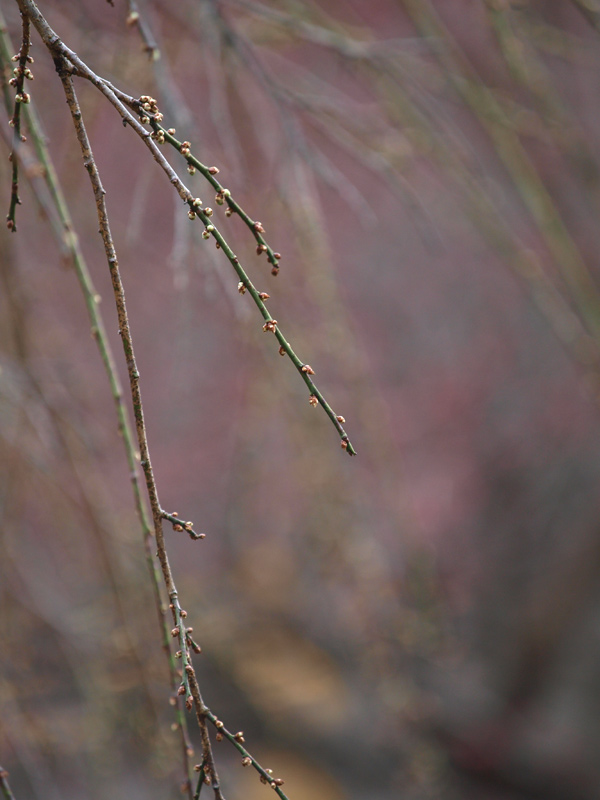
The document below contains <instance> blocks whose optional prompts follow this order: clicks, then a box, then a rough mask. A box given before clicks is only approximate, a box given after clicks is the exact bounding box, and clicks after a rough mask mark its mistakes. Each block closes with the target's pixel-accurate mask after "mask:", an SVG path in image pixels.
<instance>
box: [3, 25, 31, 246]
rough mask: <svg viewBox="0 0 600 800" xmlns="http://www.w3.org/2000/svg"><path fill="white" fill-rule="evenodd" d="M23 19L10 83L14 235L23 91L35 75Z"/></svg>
mask: <svg viewBox="0 0 600 800" xmlns="http://www.w3.org/2000/svg"><path fill="white" fill-rule="evenodd" d="M21 17H22V23H23V39H22V42H21V49H20V50H19V52H18V53H17V55H15V56H13V57H12V61H18V66H16V67H15V69H14V74H13V77H12V78H11V79H10V81H9V83H10V84H11V86H14V87H15V88H16V90H17V93H16V95H15V110H14V113H13V116H12V119H11V120H10V122H9V125H10V126H11V127H13V128H14V134H13V149H12V152H11V154H10V160H11V161H12V186H11V193H10V208H9V210H8V214H7V215H6V227H7V228H8V230H9V231H12V232H13V233H16V231H17V223H16V220H15V214H16V208H17V205H20V204H21V201H20V199H19V162H18V159H17V155H16V150H17V147H18V146H19V144H20V143H21V140H22V134H21V105H22V104H27V103H29V100H30V97H29V94H28V93H27V92H24V91H23V84H24V83H25V78H29V79H30V80H31V79H33V73H32V71H31V70H30V69H29V67H28V66H27V64H28V63H30V62H32V61H33V59H32V58H31V56H30V55H29V48H30V46H31V40H30V38H29V27H30V25H29V16H28V15H27V14H22V15H21ZM23 141H24V138H23Z"/></svg>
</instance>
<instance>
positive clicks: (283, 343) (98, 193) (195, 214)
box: [17, 0, 355, 800]
mask: <svg viewBox="0 0 600 800" xmlns="http://www.w3.org/2000/svg"><path fill="white" fill-rule="evenodd" d="M17 2H18V4H19V7H20V9H21V12H22V14H23V16H24V18H30V19H31V22H32V23H33V25H34V26H35V27H36V29H37V30H38V32H39V34H40V36H41V38H42V40H43V41H44V43H45V44H46V46H47V47H48V49H49V50H50V52H51V54H52V56H53V58H54V63H55V66H56V70H57V73H58V75H59V77H60V80H61V83H62V86H63V90H64V92H65V97H66V100H67V104H68V107H69V110H70V112H71V116H72V119H73V123H74V127H75V131H76V135H77V139H78V142H79V146H80V148H81V152H82V156H83V163H84V166H85V168H86V170H87V172H88V176H89V178H90V182H91V185H92V189H93V193H94V198H95V202H96V209H97V215H98V222H99V231H100V234H101V237H102V241H103V246H104V250H105V254H106V258H107V262H108V266H109V271H110V275H111V282H112V287H113V293H114V297H115V304H116V309H117V316H118V320H119V333H120V336H121V340H122V344H123V350H124V354H125V360H126V364H127V371H128V376H129V384H130V391H131V397H132V404H133V411H134V419H135V428H136V433H137V441H138V447H139V451H140V459H141V466H142V470H143V473H144V476H145V482H146V488H147V493H148V498H149V501H150V507H151V511H152V520H153V532H154V536H155V539H156V550H157V557H158V561H159V564H160V567H161V571H162V575H163V579H164V582H165V586H166V590H167V593H168V596H169V600H170V605H169V608H170V610H171V613H172V618H173V623H174V627H173V630H172V631H171V636H172V637H173V638H175V639H177V642H178V645H179V650H178V651H177V652H176V653H175V658H176V659H180V660H181V670H178V671H177V672H178V674H179V675H180V677H181V683H180V686H179V688H178V690H177V694H178V696H181V697H182V699H184V700H185V707H186V708H187V710H188V711H191V710H192V708H193V709H195V713H196V718H197V721H198V725H199V728H200V732H201V738H202V749H203V759H202V763H201V764H200V765H199V766H198V771H200V772H201V773H202V774H203V775H204V779H203V780H204V782H207V783H209V784H210V786H211V787H212V790H213V792H214V795H215V800H223V795H222V792H221V788H220V783H219V777H218V774H217V770H216V767H215V762H214V757H213V753H212V747H211V741H210V737H209V733H208V728H207V722H210V723H211V724H212V725H213V726H214V727H215V729H216V731H217V734H216V735H217V740H220V739H222V738H223V737H225V738H227V739H228V740H229V741H230V742H231V743H232V744H233V745H234V746H235V747H236V748H237V749H238V751H239V752H240V753H241V754H242V756H243V758H242V764H243V765H244V766H250V765H251V766H253V768H254V769H255V770H256V771H257V772H258V773H259V776H260V779H261V781H263V782H264V783H269V784H270V786H271V787H272V788H273V789H274V790H275V792H276V793H277V794H278V796H279V797H281V798H282V800H287V798H286V795H285V794H284V792H283V790H282V789H281V786H282V784H283V781H282V780H281V779H279V778H277V779H273V778H272V774H271V771H270V770H266V769H264V768H263V767H262V766H261V765H260V764H259V763H258V762H257V761H256V759H254V757H253V756H251V755H250V753H248V751H247V750H246V749H245V748H244V747H243V741H244V737H243V733H242V732H238V733H237V734H232V733H231V732H230V731H228V730H227V729H226V728H225V726H224V724H223V723H222V722H221V721H220V720H219V719H218V718H217V717H216V715H214V714H213V713H212V712H211V711H210V709H209V708H208V707H207V706H206V704H205V703H204V700H203V698H202V695H201V692H200V688H199V684H198V681H197V678H196V674H195V670H194V666H193V663H192V658H191V651H194V652H196V653H198V652H200V647H199V645H198V644H197V643H196V642H195V641H194V639H193V638H192V633H193V629H192V628H190V627H187V625H186V618H187V613H186V611H185V609H183V608H182V606H181V603H180V600H179V596H178V592H177V588H176V585H175V581H174V578H173V574H172V571H171V567H170V564H169V559H168V555H167V551H166V545H165V539H164V533H163V527H162V526H163V520H167V521H168V522H170V523H171V524H172V525H173V527H174V528H175V529H176V530H186V531H187V532H188V534H190V536H191V537H192V538H203V536H204V535H203V534H197V533H196V532H195V531H194V530H193V525H192V523H191V522H187V523H186V522H181V521H180V520H179V516H178V514H177V513H176V512H173V513H168V512H166V511H164V510H163V508H162V507H161V504H160V500H159V496H158V489H157V486H156V482H155V478H154V473H153V469H152V464H151V460H150V452H149V445H148V439H147V431H146V425H145V420H144V412H143V405H142V396H141V389H140V381H139V377H140V376H139V372H138V369H137V364H136V358H135V352H134V347H133V340H132V334H131V330H130V327H129V320H128V315H127V306H126V301H125V292H124V287H123V283H122V279H121V274H120V269H119V263H118V259H117V254H116V250H115V246H114V242H113V238H112V234H111V230H110V224H109V219H108V213H107V208H106V201H105V191H104V188H103V186H102V182H101V179H100V174H99V172H98V168H97V166H96V163H95V160H94V156H93V153H92V149H91V146H90V142H89V139H88V136H87V132H86V129H85V125H84V121H83V118H82V113H81V109H80V106H79V103H78V100H77V96H76V94H75V90H74V86H73V76H74V75H76V76H80V77H83V78H85V79H87V80H89V81H90V82H91V83H93V84H94V85H95V86H96V87H97V88H98V89H99V90H100V91H101V92H102V94H103V95H104V96H105V97H106V98H107V99H108V100H109V102H110V103H111V104H112V105H113V106H114V107H115V108H116V109H117V111H118V112H119V114H120V116H121V119H122V120H123V123H124V124H125V125H129V126H130V127H131V128H133V130H134V131H135V132H136V133H137V134H138V136H140V138H141V139H142V141H143V142H144V143H145V144H146V146H147V147H148V148H149V149H150V151H151V153H152V156H153V158H154V159H155V160H156V161H157V163H158V164H159V166H160V167H161V168H162V169H163V171H164V172H165V174H166V175H167V177H168V178H169V181H170V182H171V184H172V185H173V186H174V188H175V189H176V191H177V192H178V194H179V196H180V197H181V198H182V200H183V201H184V202H185V203H186V204H187V205H188V207H189V211H188V216H189V217H190V218H191V219H195V218H198V219H200V220H201V222H202V223H203V224H204V226H205V229H204V238H209V237H210V236H211V235H212V237H213V238H214V239H215V241H216V245H217V248H219V249H223V250H224V252H225V254H226V255H227V257H228V259H229V261H230V263H231V264H232V265H233V267H234V269H235V270H236V273H237V275H238V278H239V286H238V288H239V291H240V293H242V294H243V293H245V292H246V291H248V293H249V294H250V295H251V296H252V298H253V300H254V301H255V303H256V305H257V306H258V308H259V310H260V312H261V314H262V316H263V318H264V320H265V323H264V326H263V330H264V331H266V332H271V333H273V334H274V335H275V336H276V338H277V340H278V341H279V344H280V353H281V354H282V355H285V354H287V355H288V356H289V357H290V358H291V360H292V362H293V363H294V365H295V366H296V367H297V369H298V370H299V371H300V373H301V375H302V377H303V379H304V380H305V383H306V384H307V386H308V388H309V389H310V391H311V394H310V398H309V399H310V403H311V405H313V406H316V405H318V404H321V405H323V407H324V408H325V410H326V412H327V413H328V415H329V416H330V418H331V419H332V421H333V422H334V425H335V426H336V428H337V430H338V432H339V433H340V436H341V439H342V447H343V448H344V449H346V450H347V451H348V452H349V453H350V454H351V455H352V454H354V452H355V451H354V448H353V447H352V445H351V444H350V442H349V440H348V437H347V435H346V433H345V431H344V429H343V428H342V422H343V421H344V420H343V418H342V417H339V416H336V415H335V414H334V412H333V410H332V409H331V407H330V406H329V405H328V404H327V403H326V401H325V400H324V398H323V396H322V395H321V393H320V392H319V391H318V389H317V387H316V386H315V384H314V382H313V381H312V378H311V376H312V375H313V374H314V371H313V369H312V368H311V367H310V366H309V365H308V364H304V363H303V362H301V361H300V359H299V358H298V357H297V356H296V354H295V353H294V351H293V350H292V348H291V346H290V345H289V343H288V342H287V340H286V339H285V338H284V337H283V335H282V334H281V332H280V331H279V329H278V327H277V325H278V324H277V320H275V319H273V317H272V316H271V314H270V313H269V311H268V309H267V308H266V306H265V302H264V301H265V300H266V299H268V295H267V294H266V293H264V292H258V291H257V289H256V288H255V287H254V285H253V284H252V282H251V281H250V279H249V277H248V275H247V274H246V272H245V270H244V269H243V268H242V267H241V265H240V264H239V260H238V258H237V257H236V256H235V254H234V253H233V251H232V250H231V248H230V247H229V245H228V244H227V242H226V241H225V239H224V238H223V236H222V235H221V233H220V232H219V231H218V230H217V228H216V227H215V226H214V225H213V224H212V221H211V217H212V214H213V211H212V209H211V208H210V207H208V206H206V207H202V202H201V200H200V199H199V198H195V197H194V196H193V195H192V194H191V192H190V191H189V190H188V189H187V187H186V186H185V185H184V184H183V183H182V181H181V180H180V179H179V177H178V175H177V174H176V172H175V171H174V170H173V168H172V167H171V166H170V164H169V163H168V162H167V160H166V159H165V157H164V156H163V155H162V153H161V151H160V149H159V147H158V144H157V143H161V144H162V143H164V141H167V140H168V139H172V140H173V141H169V143H170V144H172V146H175V147H177V149H178V150H179V151H180V152H181V153H182V155H183V156H184V157H186V160H187V157H190V159H191V160H188V168H194V169H199V170H200V171H201V172H202V173H203V174H204V175H205V177H206V178H207V179H209V180H210V182H211V185H212V186H213V188H214V189H216V191H217V198H216V200H217V204H219V205H221V204H223V205H224V204H225V203H227V211H228V212H229V214H232V213H237V214H238V215H239V216H240V217H241V219H242V220H243V221H244V222H245V223H246V224H247V225H248V226H249V227H250V228H251V230H252V232H253V235H254V236H255V238H256V240H257V242H258V244H257V249H258V251H259V253H261V252H267V253H268V258H269V260H270V261H271V263H272V265H273V269H276V268H277V266H278V259H279V254H276V253H274V252H273V251H272V250H270V248H269V246H268V245H267V244H266V242H265V241H264V239H263V237H262V233H263V232H264V228H263V226H262V225H261V223H258V222H255V221H254V220H252V219H251V218H250V217H249V216H248V215H247V214H246V213H245V212H244V211H243V209H242V208H241V207H240V206H239V205H238V204H237V203H235V201H233V200H232V199H231V195H230V193H229V192H228V191H227V190H226V189H225V188H224V187H222V186H221V184H220V183H219V182H218V181H217V179H216V178H215V177H214V176H215V174H216V173H217V172H218V170H217V169H216V168H210V167H205V166H204V165H203V164H201V162H200V161H198V160H197V159H196V158H195V157H193V156H191V154H190V152H189V144H188V143H187V142H178V140H176V139H174V135H173V134H174V131H172V132H171V131H170V130H167V129H164V128H163V127H162V125H161V124H160V123H161V119H162V115H160V112H159V111H158V108H157V107H156V103H155V102H154V101H153V100H152V98H149V97H147V96H144V97H142V98H140V99H139V100H136V99H135V98H130V97H128V96H127V95H124V94H123V93H122V92H119V91H118V90H116V89H115V88H114V87H113V86H111V84H110V83H109V82H108V81H106V80H104V79H102V78H100V77H99V76H97V75H96V74H95V73H94V72H93V71H92V70H90V69H89V67H87V65H86V64H85V63H84V62H82V61H81V59H79V58H78V57H77V55H76V54H75V53H73V52H72V51H71V50H69V48H67V47H66V46H65V45H64V44H63V43H62V41H61V40H60V39H59V37H58V36H57V35H56V34H55V33H54V31H52V29H51V28H50V27H49V26H48V24H47V22H46V20H45V19H44V17H43V16H42V14H41V13H40V11H39V9H38V8H37V6H36V4H35V2H33V0H17ZM130 109H133V110H134V111H135V112H136V113H137V114H138V116H140V121H139V122H138V120H137V119H136V118H135V116H134V115H133V114H132V112H131V111H130ZM149 114H150V115H151V116H152V123H151V124H152V130H151V131H149V130H147V129H146V128H145V127H144V124H148V123H150V116H149ZM186 150H187V153H186V152H185V151H186ZM186 788H187V790H188V793H189V794H191V782H190V781H188V783H187V786H186ZM200 789H201V784H200V783H199V785H198V788H197V790H196V796H198V795H199V793H200Z"/></svg>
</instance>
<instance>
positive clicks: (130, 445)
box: [0, 12, 204, 798]
mask: <svg viewBox="0 0 600 800" xmlns="http://www.w3.org/2000/svg"><path fill="white" fill-rule="evenodd" d="M12 52H13V48H12V45H11V42H10V38H9V35H8V31H7V28H6V23H5V20H4V17H3V15H2V13H1V12H0V66H3V65H4V64H5V63H6V64H8V63H9V61H10V57H11V56H10V53H12ZM7 110H8V106H7ZM23 111H24V114H25V120H26V122H27V126H28V129H29V134H30V137H31V141H32V144H33V147H34V150H35V153H36V156H37V158H38V159H39V164H38V165H37V167H38V168H36V169H34V168H33V165H29V166H28V161H26V159H29V158H30V154H29V153H28V152H27V151H26V150H25V148H26V145H25V144H23V143H21V142H19V147H18V149H17V151H16V152H17V156H18V158H19V160H21V161H22V166H23V167H24V174H25V176H26V178H27V179H28V180H29V181H30V182H31V184H32V188H33V189H34V197H35V198H36V200H37V201H38V202H40V203H42V206H41V208H42V210H43V211H44V213H45V214H46V216H48V218H49V220H50V221H51V222H52V223H53V228H52V229H53V231H54V232H55V235H56V237H57V239H58V243H59V246H60V248H61V250H62V251H63V252H64V253H65V256H66V257H67V258H68V259H69V261H70V263H71V264H72V265H73V268H74V271H75V275H76V277H77V280H78V282H79V285H80V288H81V291H82V293H83V296H84V299H85V303H86V307H87V310H88V315H89V319H90V323H91V331H92V335H93V338H94V341H95V342H96V345H97V347H98V351H99V353H100V357H101V360H102V363H103V365H104V369H105V371H106V375H107V377H108V382H109V385H110V390H111V394H112V396H113V399H114V402H115V408H116V413H117V419H118V427H119V434H120V438H121V440H122V442H123V447H124V449H125V455H126V459H127V464H128V468H129V474H130V478H131V485H132V489H133V496H134V503H135V508H136V512H137V515H138V518H139V520H140V525H141V528H142V536H143V542H144V551H145V558H146V564H147V567H148V570H149V573H150V580H151V584H152V591H153V597H154V602H155V606H156V610H157V615H158V620H159V625H160V628H161V634H162V645H163V650H164V652H165V656H166V658H167V663H168V668H169V674H170V680H171V686H172V689H173V693H174V694H173V696H172V698H171V701H172V704H173V705H174V706H175V719H176V724H177V727H178V730H179V731H180V733H181V751H182V760H183V771H184V775H185V776H186V782H187V784H188V786H189V791H188V797H189V798H191V765H190V758H191V757H192V756H193V748H192V746H191V743H190V741H189V737H188V731H187V721H186V717H185V714H184V713H183V708H182V704H181V703H179V702H178V701H177V695H176V692H177V688H178V685H179V678H178V676H177V675H176V667H175V659H174V657H173V654H172V652H171V649H170V646H169V641H170V637H169V625H168V624H167V620H166V619H165V613H166V608H164V606H163V601H162V599H161V591H160V575H159V573H158V572H157V569H156V563H155V561H154V555H153V551H154V542H153V536H152V527H151V523H150V520H149V518H148V511H147V508H146V505H145V504H144V500H143V497H142V492H141V488H140V482H139V477H138V468H137V459H136V453H135V445H134V434H133V432H132V429H131V423H130V420H129V415H128V413H127V408H126V405H125V401H124V395H123V388H122V386H121V380H120V378H119V374H118V371H117V368H116V365H115V359H114V356H113V353H112V348H111V345H110V341H109V339H108V336H107V334H106V326H105V324H104V321H103V319H102V314H101V312H100V307H99V295H98V292H97V291H96V288H95V286H94V283H93V281H92V277H91V274H90V272H89V269H88V267H87V264H86V261H85V258H84V255H83V252H82V250H81V247H80V244H79V238H78V236H77V234H76V233H75V231H74V229H73V222H72V219H71V215H70V212H69V208H68V204H67V201H66V198H65V196H64V194H63V191H62V188H61V185H60V181H59V179H58V176H57V174H56V170H55V168H54V164H53V163H52V159H51V157H50V153H49V152H48V148H47V146H46V138H45V136H44V133H43V131H42V128H41V123H40V121H39V119H38V116H37V113H36V111H35V107H34V105H33V103H32V104H27V105H26V106H25V107H24V109H23ZM39 165H41V167H42V169H41V170H40V169H39ZM38 174H39V175H40V177H38ZM41 176H43V177H41ZM42 180H43V181H44V182H45V183H46V186H47V190H48V193H49V195H50V198H49V201H48V202H46V201H45V199H44V198H43V197H42V195H41V192H40V191H39V190H38V188H37V183H38V182H39V181H42ZM50 203H53V204H54V207H55V210H56V214H57V216H58V220H59V223H60V225H59V226H58V228H56V226H55V224H54V223H55V220H54V218H53V215H50V214H49V213H48V206H49V204H50ZM170 517H171V515H168V514H165V518H167V519H169V518H170ZM174 529H175V530H180V529H181V530H185V531H186V532H187V533H188V535H189V536H190V537H191V538H204V534H196V533H195V531H194V530H193V526H192V524H191V523H190V522H186V521H184V520H179V527H177V525H174Z"/></svg>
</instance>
